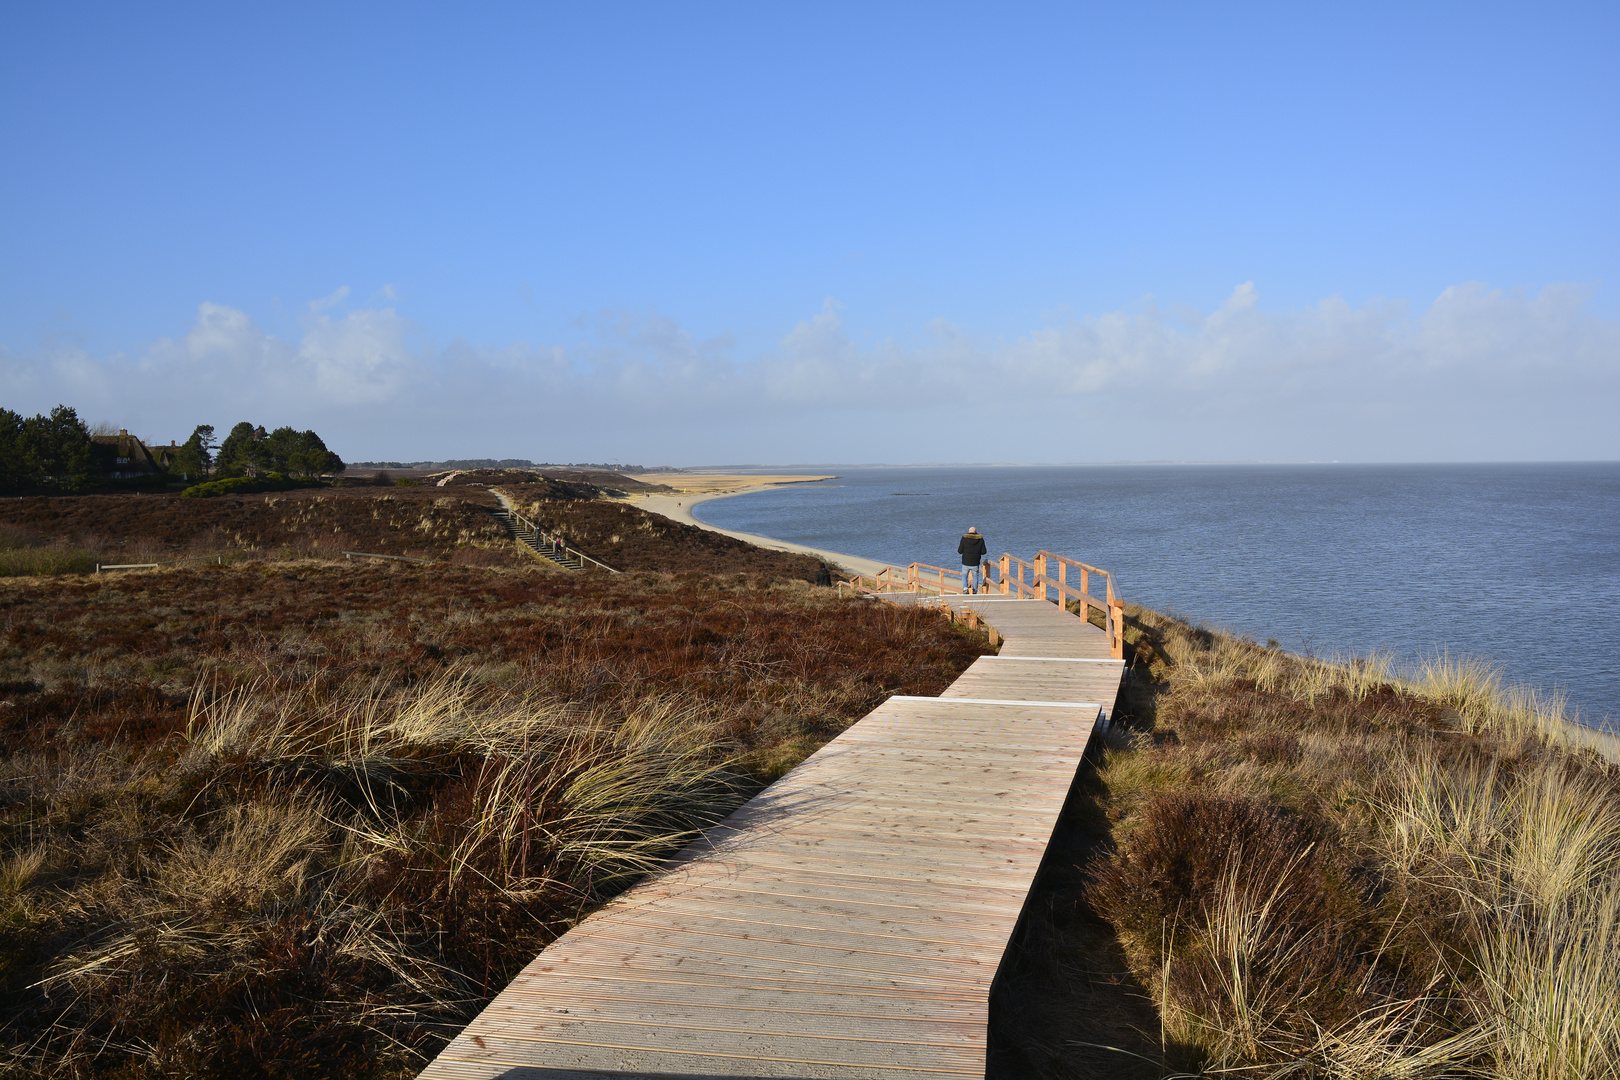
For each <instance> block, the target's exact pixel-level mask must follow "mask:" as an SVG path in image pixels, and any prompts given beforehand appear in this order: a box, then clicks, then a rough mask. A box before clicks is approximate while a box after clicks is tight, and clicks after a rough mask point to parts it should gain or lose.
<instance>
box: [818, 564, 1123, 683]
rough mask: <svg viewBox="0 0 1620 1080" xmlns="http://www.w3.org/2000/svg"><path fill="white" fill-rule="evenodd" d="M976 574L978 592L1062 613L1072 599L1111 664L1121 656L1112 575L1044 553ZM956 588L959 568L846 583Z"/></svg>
mask: <svg viewBox="0 0 1620 1080" xmlns="http://www.w3.org/2000/svg"><path fill="white" fill-rule="evenodd" d="M981 569H982V570H983V573H982V574H981V575H980V583H979V588H978V591H979V592H980V593H989V594H992V595H994V594H1000V595H1002V596H1007V597H1011V598H1014V599H1018V600H1050V601H1052V602H1053V603H1055V604H1057V605H1058V606H1059V607H1063V608H1067V607H1068V602H1069V601H1070V600H1075V601H1078V602H1079V605H1080V610H1079V612H1078V614H1079V616H1080V618H1082V619H1084V620H1086V621H1087V622H1090V621H1091V609H1092V608H1098V609H1100V610H1101V611H1102V613H1103V629H1104V631H1106V632H1107V634H1108V647H1109V651H1110V653H1111V654H1112V655H1113V657H1114V659H1116V660H1118V659H1121V658H1122V657H1123V656H1124V655H1125V602H1124V601H1123V600H1121V599H1120V596H1119V593H1118V591H1117V590H1116V589H1115V588H1114V575H1113V574H1111V573H1109V572H1108V571H1107V570H1104V569H1102V568H1101V567H1097V566H1092V565H1091V564H1090V563H1083V562H1081V561H1080V560H1078V559H1071V558H1068V557H1067V556H1065V555H1059V554H1057V553H1055V552H1051V551H1044V550H1043V551H1039V552H1036V554H1035V558H1034V559H1032V560H1030V561H1028V562H1026V561H1024V560H1023V559H1020V558H1019V557H1018V556H1016V555H1011V554H1008V553H1005V552H1004V553H1003V554H1002V556H1001V558H1000V559H999V560H998V561H997V562H994V563H992V562H986V563H985V564H984V566H983V567H982V568H981ZM1070 570H1074V571H1076V572H1077V573H1078V575H1079V582H1078V584H1075V583H1074V582H1072V581H1071V580H1070V574H1069V572H1070ZM1093 576H1095V577H1098V578H1101V580H1102V584H1103V589H1104V591H1103V595H1102V596H1101V597H1097V596H1093V595H1092V594H1091V579H1092V577H1093ZM962 584H963V575H962V571H961V570H960V569H957V570H951V569H948V568H946V567H943V566H930V565H929V564H927V563H912V564H911V565H909V566H906V567H904V568H902V567H898V566H890V567H885V568H884V569H883V570H880V571H879V572H878V573H877V574H875V575H874V574H862V575H857V576H856V577H854V578H852V579H851V580H850V582H849V586H850V588H852V589H854V590H855V591H856V592H858V593H897V592H907V593H915V594H918V595H923V596H953V595H955V596H960V595H961V594H962V591H963V589H962Z"/></svg>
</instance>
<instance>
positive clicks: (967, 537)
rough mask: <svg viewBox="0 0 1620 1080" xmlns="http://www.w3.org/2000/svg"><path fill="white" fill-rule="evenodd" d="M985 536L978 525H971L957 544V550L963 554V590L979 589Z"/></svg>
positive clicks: (959, 553) (976, 590) (975, 590)
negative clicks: (980, 533) (981, 533)
mask: <svg viewBox="0 0 1620 1080" xmlns="http://www.w3.org/2000/svg"><path fill="white" fill-rule="evenodd" d="M985 550H986V549H985V546H984V537H982V536H980V535H979V530H978V527H977V526H974V525H969V526H968V531H967V532H965V533H963V534H962V542H961V543H959V544H957V545H956V552H957V554H958V555H961V556H962V591H963V592H970V593H971V592H978V591H979V564H980V563H982V562H984V556H985Z"/></svg>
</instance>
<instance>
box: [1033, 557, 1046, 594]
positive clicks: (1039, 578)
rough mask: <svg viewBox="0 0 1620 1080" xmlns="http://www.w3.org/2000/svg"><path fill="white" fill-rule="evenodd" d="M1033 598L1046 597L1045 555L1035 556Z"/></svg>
mask: <svg viewBox="0 0 1620 1080" xmlns="http://www.w3.org/2000/svg"><path fill="white" fill-rule="evenodd" d="M1035 599H1037V600H1045V599H1046V556H1045V555H1036V556H1035Z"/></svg>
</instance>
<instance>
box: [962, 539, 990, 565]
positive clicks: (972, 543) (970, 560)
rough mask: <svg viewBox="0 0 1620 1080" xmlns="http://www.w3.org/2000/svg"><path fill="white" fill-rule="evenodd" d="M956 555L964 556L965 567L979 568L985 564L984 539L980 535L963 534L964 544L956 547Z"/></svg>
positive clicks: (963, 563)
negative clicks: (981, 564)
mask: <svg viewBox="0 0 1620 1080" xmlns="http://www.w3.org/2000/svg"><path fill="white" fill-rule="evenodd" d="M956 553H957V554H958V555H960V556H962V565H963V566H978V565H979V564H980V563H982V562H984V553H985V546H984V537H982V536H980V535H979V534H978V533H963V534H962V542H961V543H960V544H957V545H956Z"/></svg>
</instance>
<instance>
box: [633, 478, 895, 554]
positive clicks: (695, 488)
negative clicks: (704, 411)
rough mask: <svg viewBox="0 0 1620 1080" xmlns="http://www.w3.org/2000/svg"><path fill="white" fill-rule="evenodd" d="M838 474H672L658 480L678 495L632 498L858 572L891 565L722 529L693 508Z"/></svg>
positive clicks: (684, 519) (677, 517) (685, 520)
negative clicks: (703, 519) (697, 515)
mask: <svg viewBox="0 0 1620 1080" xmlns="http://www.w3.org/2000/svg"><path fill="white" fill-rule="evenodd" d="M834 479H837V478H836V477H834V476H808V475H806V476H757V475H755V476H750V475H731V474H694V475H690V476H688V475H678V476H672V477H668V478H665V477H659V478H658V482H659V483H661V484H665V485H667V486H669V487H672V488H674V489H675V493H674V494H670V495H666V494H657V495H635V496H632V497H631V498H632V500H633V501H634V502H635V504H636V505H637V506H639V507H641V508H642V509H643V510H647V511H650V512H651V513H654V514H660V515H662V516H664V517H667V518H669V519H670V520H671V521H678V522H680V523H681V524H683V525H696V526H697V527H698V528H700V529H708V530H709V531H710V532H717V533H721V534H722V535H725V536H731V537H735V538H736V539H738V540H743V541H746V542H747V543H750V544H755V545H758V546H759V547H763V548H770V549H771V550H773V551H793V552H797V553H799V554H801V555H814V556H816V557H817V558H819V559H825V560H826V561H827V562H829V563H832V564H833V565H834V566H837V567H842V568H843V569H844V570H847V571H851V572H853V573H857V574H876V573H877V572H878V571H880V570H882V569H884V568H885V567H887V566H888V565H889V564H888V563H885V562H879V561H878V560H876V559H863V558H861V557H860V556H858V555H847V554H845V553H844V552H841V551H826V550H823V549H822V548H813V547H806V546H805V545H804V544H790V543H788V542H787V541H785V540H777V539H774V538H772V537H769V536H759V535H756V534H754V533H745V532H734V531H732V530H731V529H720V528H716V527H715V526H713V525H710V524H708V523H707V522H703V521H699V520H698V519H697V518H696V517H695V516H693V514H692V508H693V507H695V506H697V505H698V504H699V503H705V502H708V501H710V500H711V499H724V498H729V497H730V496H732V495H742V494H745V493H747V492H750V491H763V490H765V489H767V488H773V487H779V486H781V485H783V484H809V483H813V482H815V481H817V480H834Z"/></svg>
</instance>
